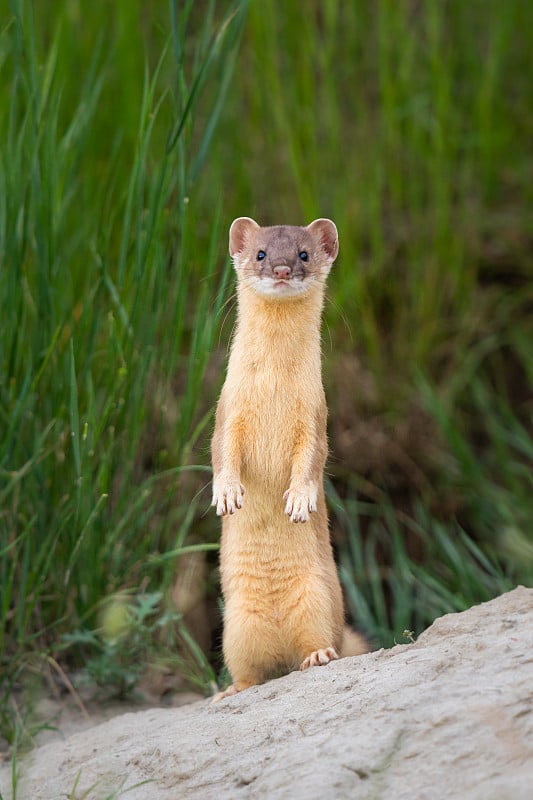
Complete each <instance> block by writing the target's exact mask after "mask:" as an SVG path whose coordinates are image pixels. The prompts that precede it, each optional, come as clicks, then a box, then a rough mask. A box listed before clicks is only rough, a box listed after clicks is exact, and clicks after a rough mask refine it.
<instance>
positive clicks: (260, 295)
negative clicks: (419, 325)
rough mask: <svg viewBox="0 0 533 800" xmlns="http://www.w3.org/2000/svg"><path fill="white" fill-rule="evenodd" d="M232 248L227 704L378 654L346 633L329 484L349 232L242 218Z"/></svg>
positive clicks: (225, 462) (224, 421)
mask: <svg viewBox="0 0 533 800" xmlns="http://www.w3.org/2000/svg"><path fill="white" fill-rule="evenodd" d="M229 249H230V254H231V256H232V258H233V263H234V266H235V269H236V271H237V277H238V281H237V294H238V319H237V328H236V332H235V337H234V340H233V344H232V347H231V353H230V357H229V364H228V370H227V376H226V381H225V383H224V386H223V388H222V392H221V395H220V399H219V402H218V406H217V414H216V425H215V432H214V435H213V440H212V460H213V473H214V477H213V505H214V506H215V507H216V511H217V514H219V515H220V516H222V517H223V520H222V543H221V552H220V569H221V578H222V592H223V595H224V601H225V607H224V634H223V650H224V659H225V662H226V665H227V667H228V669H229V671H230V672H231V675H232V678H233V684H232V685H231V686H230V687H229V688H228V689H226V691H225V692H221V693H220V694H219V695H217V697H216V699H221V698H222V697H226V696H228V695H231V694H235V693H236V692H239V691H241V690H242V689H246V688H248V687H249V686H253V685H254V684H258V683H263V682H264V681H265V680H268V679H269V678H272V677H276V676H278V675H282V674H285V673H287V672H290V671H291V670H294V669H297V668H298V667H299V668H300V669H307V668H308V667H310V666H319V665H322V664H327V663H328V662H329V661H331V660H332V659H336V658H339V655H356V654H359V653H363V652H366V651H367V650H368V649H369V648H368V645H367V643H366V642H365V641H364V639H363V638H362V637H359V636H358V635H357V634H354V633H353V632H352V631H349V629H346V631H345V629H344V611H343V601H342V593H341V588H340V584H339V579H338V576H337V570H336V567H335V563H334V560H333V554H332V550H331V544H330V538H329V531H328V518H327V511H326V503H325V499H324V488H323V469H324V464H325V461H326V455H327V441H326V417H327V408H326V399H325V395H324V389H323V386H322V377H321V358H320V320H321V314H322V306H323V302H324V289H325V283H326V278H327V275H328V273H329V271H330V269H331V266H332V264H333V262H334V260H335V258H336V256H337V253H338V238H337V228H336V227H335V225H334V223H333V222H331V220H329V219H317V220H315V221H314V222H312V223H311V224H310V225H308V226H307V227H293V226H288V225H278V226H274V227H260V226H259V225H258V224H257V223H256V222H254V220H252V219H250V218H249V217H240V218H239V219H236V220H235V221H234V222H233V224H232V226H231V229H230V235H229ZM295 523H304V524H295Z"/></svg>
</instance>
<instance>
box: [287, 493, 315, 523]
mask: <svg viewBox="0 0 533 800" xmlns="http://www.w3.org/2000/svg"><path fill="white" fill-rule="evenodd" d="M283 499H284V500H286V501H287V502H286V505H285V513H286V514H288V515H289V517H290V518H291V522H307V521H308V519H309V514H310V513H312V512H313V511H316V510H317V500H318V492H317V490H316V489H315V487H314V486H313V485H312V484H309V485H308V486H306V487H305V489H304V490H303V491H294V490H293V489H287V491H286V492H285V494H284V495H283Z"/></svg>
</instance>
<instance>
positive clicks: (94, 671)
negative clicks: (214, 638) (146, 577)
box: [63, 592, 215, 699]
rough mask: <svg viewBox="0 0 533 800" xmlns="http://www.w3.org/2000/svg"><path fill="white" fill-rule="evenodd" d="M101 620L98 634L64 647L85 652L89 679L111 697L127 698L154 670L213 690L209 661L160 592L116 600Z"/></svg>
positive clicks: (76, 636) (68, 638) (72, 636)
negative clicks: (160, 670) (169, 673)
mask: <svg viewBox="0 0 533 800" xmlns="http://www.w3.org/2000/svg"><path fill="white" fill-rule="evenodd" d="M99 617H100V624H99V626H98V628H97V629H95V630H90V629H87V628H85V629H79V630H76V631H74V632H72V633H68V634H65V635H64V637H63V646H64V647H68V648H69V649H71V648H73V649H78V648H79V649H81V651H82V652H83V654H84V658H83V662H84V665H85V666H84V670H83V672H84V674H85V676H86V678H87V679H88V680H89V682H90V683H96V684H97V685H98V686H100V687H102V688H103V689H105V690H106V694H108V693H109V692H111V694H113V695H115V696H116V697H118V698H120V699H123V698H125V697H127V696H128V695H130V694H131V693H132V692H133V691H134V690H135V687H136V686H137V684H138V682H139V680H140V679H141V677H142V675H143V674H144V673H145V672H146V670H147V668H149V667H150V668H151V669H158V668H159V669H165V670H166V671H169V670H171V671H173V672H175V673H178V674H180V675H182V676H184V677H187V678H188V679H189V680H190V681H192V682H193V683H195V684H196V685H198V686H201V687H205V686H206V685H213V683H214V681H215V676H214V673H213V670H212V669H211V667H210V665H209V662H208V660H207V658H206V657H205V655H204V654H203V653H202V651H201V650H200V649H199V648H198V647H195V646H194V643H193V640H192V639H191V637H190V636H189V634H188V632H187V630H186V627H185V625H184V622H183V618H182V615H181V614H180V613H178V612H177V611H175V610H174V609H173V608H171V607H168V608H165V604H164V598H163V594H162V593H161V592H151V593H142V594H136V595H126V594H119V595H115V596H114V597H112V598H110V599H108V600H106V602H105V603H104V604H103V606H102V609H101V612H100V615H99Z"/></svg>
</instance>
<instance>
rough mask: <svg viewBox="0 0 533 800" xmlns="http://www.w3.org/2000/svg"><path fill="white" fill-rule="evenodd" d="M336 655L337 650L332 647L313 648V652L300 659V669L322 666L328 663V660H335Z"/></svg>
mask: <svg viewBox="0 0 533 800" xmlns="http://www.w3.org/2000/svg"><path fill="white" fill-rule="evenodd" d="M338 657H339V656H338V654H337V651H336V650H335V648H333V647H326V648H325V649H324V650H313V652H312V653H310V655H308V656H307V658H305V659H304V660H303V661H302V663H301V664H300V669H301V670H304V669H309V667H323V666H324V665H325V664H329V662H330V661H335V660H336V659H337V658H338Z"/></svg>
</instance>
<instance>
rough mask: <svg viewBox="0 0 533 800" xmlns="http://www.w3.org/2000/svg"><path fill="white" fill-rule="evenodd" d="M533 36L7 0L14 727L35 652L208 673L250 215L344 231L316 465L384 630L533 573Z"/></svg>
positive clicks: (1, 449) (372, 7) (10, 708)
mask: <svg viewBox="0 0 533 800" xmlns="http://www.w3.org/2000/svg"><path fill="white" fill-rule="evenodd" d="M532 30H533V4H531V3H526V2H522V0H507V2H505V3H502V2H501V0H483V1H481V0H470V2H468V3H465V2H461V0H444V1H441V0H427V2H423V3H421V2H418V1H415V0H402V2H396V1H395V0H379V2H375V1H374V0H357V1H356V2H352V3H342V2H340V0H320V2H318V0H316V1H315V0H310V2H306V3H305V4H303V3H299V2H292V1H291V2H286V3H275V2H273V0H264V2H261V3H259V2H246V0H243V1H242V2H236V3H231V2H221V1H218V2H214V1H213V2H210V1H209V0H205V2H200V1H199V0H197V2H192V0H171V2H170V3H162V2H149V0H129V2H128V3H109V4H102V3H93V4H89V3H82V2H81V1H80V0H48V1H47V3H32V2H30V0H12V2H9V3H7V2H5V0H0V136H1V140H0V141H1V149H0V319H1V333H0V586H1V592H0V671H1V677H0V682H1V687H0V690H1V697H2V700H1V702H0V734H1V735H2V736H3V737H4V739H6V740H7V741H8V742H13V741H15V740H16V738H17V736H18V735H19V734H20V730H21V728H23V727H24V718H23V714H22V712H21V702H20V692H21V688H22V687H24V686H25V683H26V681H27V680H28V676H29V675H35V674H39V675H41V674H45V675H48V678H49V680H50V681H54V682H55V683H56V684H57V683H59V684H62V685H65V684H66V683H67V682H68V681H69V678H68V677H67V676H68V675H70V676H71V677H72V676H74V675H78V674H79V673H80V670H81V671H82V672H85V673H87V672H88V673H89V677H90V678H91V680H93V681H96V682H98V683H99V684H100V685H102V686H104V687H107V688H111V689H113V690H114V691H116V692H117V693H118V694H121V695H124V694H126V693H128V692H130V691H131V690H133V689H134V688H135V687H136V686H137V684H138V682H139V681H140V680H141V678H142V677H143V676H144V675H145V674H146V670H147V668H149V669H150V670H151V672H152V675H157V676H159V679H160V678H161V676H168V675H173V676H175V675H179V676H181V677H182V678H184V679H186V680H188V681H193V682H195V683H196V685H199V686H200V687H202V689H203V690H204V691H208V690H209V688H210V687H211V686H212V685H213V684H214V682H215V680H216V678H217V674H218V672H219V670H220V662H219V656H218V655H217V648H218V647H219V644H220V642H219V637H220V613H219V608H218V585H217V571H216V563H217V552H216V550H217V540H218V530H219V524H218V521H217V520H216V518H215V517H214V514H213V512H212V511H211V510H209V503H210V487H209V482H210V468H209V437H210V432H211V428H212V418H213V417H212V415H213V408H214V403H215V401H216V397H217V393H218V391H219V389H220V386H221V383H222V380H223V377H224V362H225V358H226V351H227V345H228V341H229V340H230V336H231V329H232V324H233V320H234V313H235V311H234V303H233V299H232V297H233V276H232V274H231V268H230V265H229V263H228V258H227V229H228V226H229V224H230V223H231V220H232V219H233V218H234V217H235V216H239V215H249V216H253V217H255V218H256V219H257V220H258V221H259V222H261V223H263V224H275V223H279V222H285V223H291V224H306V223H308V222H309V221H310V220H312V219H313V218H315V217H317V216H329V217H331V218H332V219H334V220H335V221H336V223H337V226H338V228H339V233H340V244H341V250H340V256H339V259H338V262H337V264H336V266H335V268H334V270H333V271H332V274H331V277H330V283H329V295H328V304H327V309H326V315H325V316H326V325H325V332H324V348H323V351H324V379H325V383H326V390H327V395H328V402H329V408H330V422H329V424H330V447H331V457H330V462H329V467H328V479H327V488H328V496H329V501H330V517H331V528H332V536H333V540H334V544H335V548H336V552H337V556H338V561H339V566H340V571H341V576H342V580H343V584H344V588H345V592H346V599H347V610H348V613H349V615H350V616H351V618H352V620H353V622H354V624H355V625H357V626H358V627H360V628H361V629H362V630H364V631H365V632H366V633H367V634H368V636H369V637H370V638H371V640H372V641H373V643H374V644H375V645H376V646H378V645H383V646H390V645H392V644H393V643H394V642H395V641H399V642H402V641H406V639H404V638H403V636H402V634H403V632H404V630H411V631H414V632H415V633H418V632H419V631H420V630H422V629H423V628H424V627H425V626H427V625H428V624H430V623H431V621H432V620H433V619H434V618H435V617H436V616H437V615H439V614H442V613H445V612H449V611H456V610H461V609H464V608H466V607H468V606H469V605H471V604H473V603H475V602H480V601H483V600H487V599H489V598H491V597H493V596H494V595H496V594H498V593H500V592H502V591H505V590H507V589H510V588H512V587H513V586H514V585H516V584H517V583H519V582H522V583H531V580H532V577H533V535H532V520H533V491H532V490H533V479H532V475H533V473H532V463H533V435H532V430H533V426H532V411H533V393H532V379H533V347H532V333H533V331H532V327H533V325H532V319H533V315H532V313H531V312H532V309H533V289H532V286H533V284H532V281H531V277H532V253H533V248H532V244H533V204H532V199H533V198H532V194H533V181H532V180H531V176H532V174H533V152H532V148H531V142H532V141H533V106H532V104H531V98H532V97H533V63H532V62H533V58H532V52H533V48H532V42H531V31H532ZM72 679H74V678H72ZM153 680H154V681H156V678H153ZM165 685H166V684H164V681H163V683H161V686H165ZM161 691H164V688H163V689H161Z"/></svg>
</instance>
